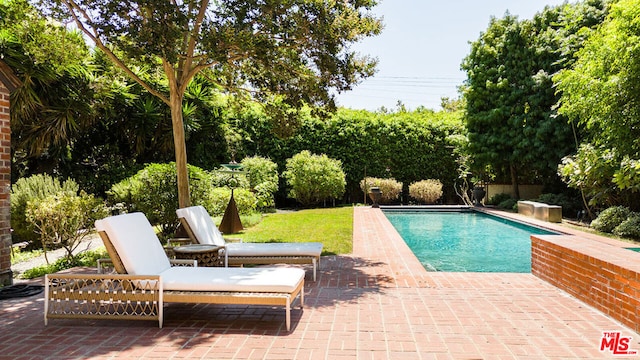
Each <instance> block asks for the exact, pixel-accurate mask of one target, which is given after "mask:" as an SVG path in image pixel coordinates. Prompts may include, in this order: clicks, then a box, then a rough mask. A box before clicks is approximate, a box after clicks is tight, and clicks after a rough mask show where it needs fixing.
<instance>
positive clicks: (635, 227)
mask: <svg viewBox="0 0 640 360" xmlns="http://www.w3.org/2000/svg"><path fill="white" fill-rule="evenodd" d="M613 233H614V234H615V235H617V236H620V237H624V238H631V239H640V213H637V212H634V213H631V214H630V215H629V216H628V217H627V219H626V220H625V221H623V222H622V223H620V225H618V226H616V227H615V229H613Z"/></svg>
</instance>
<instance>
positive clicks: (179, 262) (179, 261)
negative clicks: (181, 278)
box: [169, 259, 198, 267]
mask: <svg viewBox="0 0 640 360" xmlns="http://www.w3.org/2000/svg"><path fill="white" fill-rule="evenodd" d="M169 262H170V263H171V266H187V267H197V266H198V261H197V260H186V259H169Z"/></svg>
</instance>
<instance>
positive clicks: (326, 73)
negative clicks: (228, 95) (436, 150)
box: [50, 0, 381, 207]
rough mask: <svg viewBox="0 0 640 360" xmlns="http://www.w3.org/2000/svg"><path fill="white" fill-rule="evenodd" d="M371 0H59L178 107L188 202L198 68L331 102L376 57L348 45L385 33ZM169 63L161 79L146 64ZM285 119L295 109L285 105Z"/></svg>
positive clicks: (237, 85) (176, 130)
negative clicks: (190, 122)
mask: <svg viewBox="0 0 640 360" xmlns="http://www.w3.org/2000/svg"><path fill="white" fill-rule="evenodd" d="M375 3H376V2H375V1H373V0H349V1H337V0H334V1H314V0H267V1H261V0H229V1H215V0H214V1H211V2H210V1H209V0H200V1H198V0H186V1H177V2H176V1H168V0H150V1H144V0H134V1H129V2H116V1H109V0H98V1H94V0H52V3H51V4H50V5H51V8H52V9H54V10H56V13H57V14H58V15H60V16H61V18H62V19H64V20H72V21H73V22H74V23H75V25H76V26H77V27H78V28H79V29H80V30H82V32H83V33H84V34H85V35H86V36H87V37H89V38H90V39H91V40H92V41H93V42H94V44H95V45H96V46H97V47H98V48H100V49H101V50H102V51H104V52H105V53H106V54H107V56H108V57H109V58H110V59H111V61H113V62H114V63H115V64H116V65H117V66H118V67H120V68H121V69H123V70H124V71H125V72H126V73H127V74H128V75H129V76H130V77H131V78H133V79H134V80H135V81H137V82H138V83H139V84H140V85H141V86H143V87H144V88H145V89H146V90H147V91H149V92H150V93H151V94H153V95H155V96H156V97H158V98H159V99H161V100H162V101H163V102H165V103H166V104H167V105H168V106H169V107H170V109H171V119H172V128H173V136H174V147H175V155H176V163H177V168H178V172H177V173H178V192H179V206H180V207H184V206H187V205H188V204H189V187H188V178H187V168H186V164H187V159H186V148H185V134H184V124H183V118H182V116H183V114H182V100H183V97H184V93H185V91H186V89H187V87H188V85H189V83H190V82H191V80H192V79H193V78H194V76H195V75H196V74H198V73H201V72H204V73H206V75H207V76H208V77H209V78H210V79H211V81H212V82H214V83H216V84H218V85H219V86H220V87H221V88H222V89H225V90H226V91H230V92H234V93H239V94H245V95H248V96H249V97H252V98H255V99H258V100H261V101H265V102H267V103H268V102H275V103H277V104H279V106H278V108H279V109H283V108H285V109H286V107H285V106H290V107H291V108H293V109H296V108H300V107H301V106H303V105H311V106H318V107H322V108H329V109H332V108H333V107H334V102H333V97H332V95H331V90H336V91H338V92H340V91H344V90H347V89H350V87H351V86H352V85H353V84H354V83H357V82H358V81H359V80H361V79H362V78H364V77H367V76H370V75H371V74H372V73H373V71H374V66H375V61H373V60H371V59H369V58H367V57H362V56H359V55H358V54H356V53H354V52H353V51H351V50H350V48H349V45H350V44H352V43H354V42H356V41H358V40H361V39H362V38H363V37H365V36H371V35H375V34H377V33H379V31H380V28H381V24H380V21H379V20H378V19H376V18H374V17H373V16H372V14H371V13H370V12H369V10H370V9H371V8H372V7H373V6H374V5H375ZM157 71H161V72H163V73H164V75H165V76H166V78H167V83H166V84H163V85H162V86H156V85H155V84H152V83H149V82H147V81H146V80H145V76H144V74H145V73H149V72H157ZM289 113H290V112H287V111H283V112H282V113H281V114H280V115H282V116H281V117H280V119H284V121H282V124H283V126H284V127H291V126H292V123H291V122H290V121H289V120H291V118H286V117H285V116H284V115H286V114H289Z"/></svg>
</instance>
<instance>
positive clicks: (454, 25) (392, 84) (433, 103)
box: [337, 0, 572, 111]
mask: <svg viewBox="0 0 640 360" xmlns="http://www.w3.org/2000/svg"><path fill="white" fill-rule="evenodd" d="M564 2H565V0H444V1H441V0H381V1H379V4H378V6H376V7H375V8H374V10H373V12H374V13H375V14H376V16H378V17H383V23H384V29H383V30H382V33H381V34H380V35H378V36H376V37H372V38H367V39H365V40H363V41H362V42H360V43H358V44H356V45H355V46H354V47H353V48H352V49H353V50H356V51H358V52H360V53H362V54H369V55H371V56H373V57H377V58H378V61H379V64H378V71H377V73H376V74H375V75H374V76H373V77H371V78H368V79H367V80H365V81H364V82H362V83H361V84H360V85H358V86H356V87H355V88H354V90H352V91H349V92H345V93H343V94H339V95H338V97H337V99H338V105H339V106H344V107H347V108H352V109H366V110H371V111H373V110H376V109H379V108H380V107H381V106H384V107H386V108H388V109H395V108H396V103H397V102H398V101H401V102H402V103H403V104H404V105H405V106H406V107H407V108H409V109H411V110H414V109H415V108H417V107H418V106H424V107H427V108H430V109H434V110H438V109H440V99H441V98H442V97H444V96H447V97H450V98H455V97H458V93H457V87H458V86H459V85H461V84H462V82H463V81H464V79H465V74H464V72H463V71H461V70H460V64H461V63H462V60H463V59H464V58H465V57H466V56H467V55H468V54H469V51H470V45H469V43H470V42H473V41H475V40H477V39H478V38H479V37H480V33H481V32H484V31H485V30H486V28H487V26H488V25H489V20H490V19H491V17H492V16H493V17H497V18H501V17H503V16H504V14H505V13H506V12H507V11H508V12H509V13H510V14H512V15H516V16H518V18H519V19H531V18H532V17H533V15H534V14H535V13H537V12H540V11H542V10H543V9H544V7H545V6H546V5H550V6H555V5H560V4H562V3H564ZM570 2H572V1H570Z"/></svg>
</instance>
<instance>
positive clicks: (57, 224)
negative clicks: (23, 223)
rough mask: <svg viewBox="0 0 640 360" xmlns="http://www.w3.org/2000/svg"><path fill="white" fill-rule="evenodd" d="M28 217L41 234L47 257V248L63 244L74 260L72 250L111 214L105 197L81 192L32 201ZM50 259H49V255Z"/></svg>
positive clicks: (68, 255)
mask: <svg viewBox="0 0 640 360" xmlns="http://www.w3.org/2000/svg"><path fill="white" fill-rule="evenodd" d="M25 213H26V217H27V221H28V222H30V223H31V224H32V226H33V228H34V229H35V232H36V233H37V234H39V235H40V241H41V242H42V249H43V250H44V254H45V259H46V258H47V250H49V249H55V248H59V247H62V248H64V249H65V250H66V252H67V254H66V257H67V258H68V259H69V260H70V261H73V258H74V255H73V251H74V250H75V249H76V248H77V247H78V246H79V245H80V242H81V241H82V240H83V239H84V238H85V237H87V236H88V235H89V234H90V231H89V229H92V228H93V223H94V222H95V221H96V220H98V219H102V218H104V217H106V216H107V215H108V211H107V207H106V206H105V204H104V202H103V201H102V199H99V198H96V197H94V196H93V195H89V194H86V193H84V192H80V195H76V194H72V193H60V194H54V195H49V196H47V197H46V198H44V199H42V200H41V201H37V202H33V201H30V202H29V203H28V204H27V209H26V212H25ZM47 262H48V259H47Z"/></svg>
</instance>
